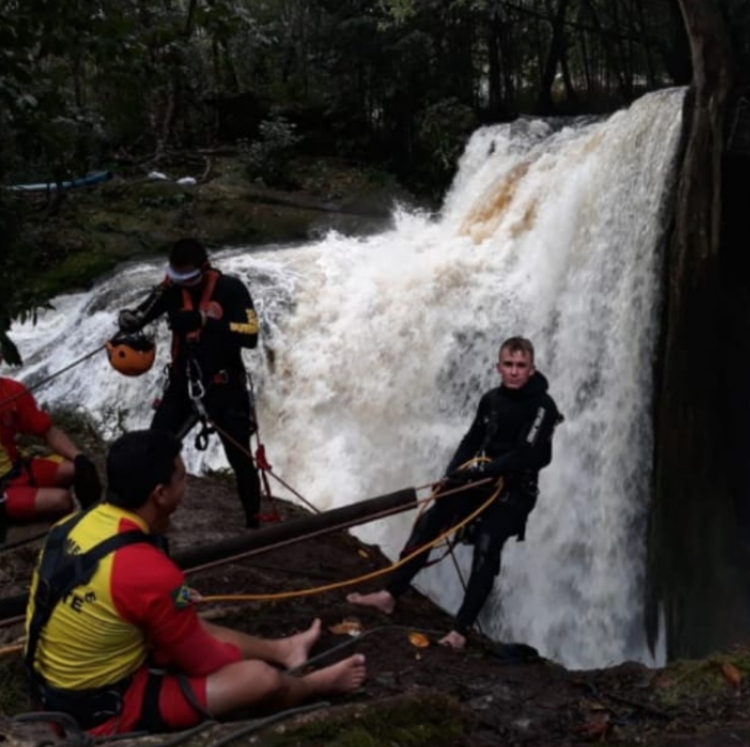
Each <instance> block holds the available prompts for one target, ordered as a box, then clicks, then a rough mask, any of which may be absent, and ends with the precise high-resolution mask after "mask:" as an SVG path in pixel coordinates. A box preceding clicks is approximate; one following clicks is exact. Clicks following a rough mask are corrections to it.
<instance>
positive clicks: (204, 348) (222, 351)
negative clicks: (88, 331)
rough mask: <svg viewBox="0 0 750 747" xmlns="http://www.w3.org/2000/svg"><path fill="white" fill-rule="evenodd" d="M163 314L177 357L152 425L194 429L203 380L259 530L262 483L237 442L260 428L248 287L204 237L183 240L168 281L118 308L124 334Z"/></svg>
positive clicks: (209, 409)
mask: <svg viewBox="0 0 750 747" xmlns="http://www.w3.org/2000/svg"><path fill="white" fill-rule="evenodd" d="M162 314H167V317H168V320H169V326H170V328H171V330H172V361H171V364H170V366H169V382H168V384H167V388H166V391H165V392H164V397H163V398H162V400H161V402H160V404H159V405H158V407H157V409H156V412H155V414H154V417H153V420H152V422H151V427H152V428H159V429H163V430H168V431H170V432H172V433H175V434H178V433H181V432H183V433H184V432H186V431H187V430H189V427H190V425H191V420H194V419H195V408H194V405H193V401H192V399H191V397H190V389H189V386H190V382H189V380H190V379H192V380H193V382H194V383H195V382H196V381H199V382H200V384H202V387H203V390H204V391H205V394H204V396H203V399H202V402H203V406H204V407H205V410H206V414H207V416H208V419H209V420H210V421H211V422H213V423H215V424H216V426H217V430H218V433H219V437H220V438H221V442H222V445H223V447H224V452H225V453H226V456H227V460H228V461H229V464H230V465H231V466H232V469H233V470H234V474H235V476H236V478H237V491H238V493H239V497H240V502H241V503H242V508H243V510H244V512H245V520H246V526H247V527H248V528H257V527H258V525H259V516H258V514H259V510H260V480H259V478H258V473H257V471H256V469H255V465H254V464H253V462H252V459H251V458H250V456H249V454H248V453H245V452H244V451H243V450H242V449H240V448H239V447H238V446H237V445H235V443H233V441H234V442H236V443H237V444H239V445H241V446H242V447H243V448H244V449H248V450H249V446H250V437H251V436H252V434H253V433H254V432H255V428H256V424H255V414H254V407H253V403H252V401H251V397H250V394H249V392H248V388H247V373H246V371H245V366H244V363H243V361H242V348H254V347H256V345H257V344H258V317H257V315H256V313H255V309H254V307H253V301H252V298H251V297H250V292H249V291H248V289H247V287H246V286H245V284H244V283H243V282H242V281H241V280H240V279H239V278H236V277H232V276H230V275H223V274H222V273H221V272H219V270H217V269H215V268H214V267H212V266H211V264H210V263H209V261H208V256H207V254H206V249H205V248H204V246H203V245H202V244H201V243H200V242H198V241H196V240H194V239H180V240H179V241H177V242H175V244H174V245H173V247H172V250H171V252H170V255H169V267H168V269H167V276H166V278H165V279H164V281H163V282H162V283H161V284H160V285H159V286H157V287H156V288H155V289H154V290H153V291H152V293H151V294H150V295H149V297H148V298H147V299H146V300H145V301H144V302H143V303H142V304H140V305H139V306H138V307H136V308H135V309H124V310H123V311H121V312H120V314H119V317H118V324H119V327H120V331H121V332H123V333H132V332H137V331H138V330H140V329H141V328H142V327H144V326H145V325H146V324H148V323H149V322H151V321H153V320H155V319H157V318H158V317H160V316H161V315H162ZM225 434H227V435H225ZM230 439H231V440H230Z"/></svg>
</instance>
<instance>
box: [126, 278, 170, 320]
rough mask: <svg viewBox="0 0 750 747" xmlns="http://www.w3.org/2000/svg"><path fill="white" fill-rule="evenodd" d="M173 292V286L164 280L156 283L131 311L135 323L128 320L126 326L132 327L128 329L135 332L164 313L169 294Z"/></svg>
mask: <svg viewBox="0 0 750 747" xmlns="http://www.w3.org/2000/svg"><path fill="white" fill-rule="evenodd" d="M173 292H174V291H173V287H172V286H170V285H169V283H168V282H167V281H166V280H165V281H164V282H162V283H160V284H159V285H157V286H156V287H155V288H154V289H153V290H152V291H151V293H149V295H148V298H147V299H146V300H145V301H143V302H142V303H140V304H138V306H136V307H135V309H133V311H132V312H131V313H132V315H133V318H134V321H135V324H133V321H130V322H129V325H128V326H129V327H132V329H128V331H133V332H135V331H137V330H139V329H142V328H143V327H145V326H146V325H147V324H149V323H150V322H153V321H154V319H158V318H159V317H160V316H161V315H162V314H164V313H166V311H167V310H168V308H169V296H170V295H171V294H172V293H173Z"/></svg>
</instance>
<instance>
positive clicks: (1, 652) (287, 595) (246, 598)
mask: <svg viewBox="0 0 750 747" xmlns="http://www.w3.org/2000/svg"><path fill="white" fill-rule="evenodd" d="M474 461H477V460H471V463H474ZM468 464H469V462H467V463H466V465H463V466H462V467H461V469H463V468H464V467H465V466H467V465H468ZM502 489H503V480H502V478H500V479H498V482H497V488H496V490H495V491H494V492H493V493H492V495H491V496H490V497H489V498H488V499H487V500H486V501H485V502H484V503H483V504H482V505H481V506H479V508H477V509H476V510H475V511H473V512H472V513H471V514H469V515H468V516H467V517H466V518H465V519H463V520H462V521H460V522H458V524H456V525H454V526H452V527H450V528H448V529H446V530H445V531H444V532H443V533H442V534H441V535H439V536H438V537H436V538H435V539H434V540H432V542H428V543H427V544H425V545H422V547H418V548H417V549H416V550H414V552H412V553H410V554H409V555H407V556H406V557H405V558H402V559H401V560H399V561H397V562H395V563H393V564H392V565H389V566H388V567H386V568H380V569H379V570H377V571H372V572H370V573H366V574H364V575H362V576H357V577H356V578H350V579H347V580H345V581H338V582H336V583H333V584H327V585H325V586H316V587H313V588H312V589H297V590H295V591H284V592H279V593H276V594H214V595H212V596H207V597H201V598H200V599H197V600H196V604H198V603H200V604H208V603H209V602H263V601H273V600H277V599H293V598H295V597H306V596H313V595H314V594H323V593H324V592H326V591H333V590H334V589H341V588H344V587H346V586H353V585H354V584H360V583H364V582H365V581H370V580H372V579H374V578H379V577H380V576H384V575H386V574H387V573H391V571H394V570H396V568H400V567H401V566H402V565H404V564H406V563H408V562H409V561H410V560H412V559H413V558H415V557H417V555H421V554H422V553H423V552H429V551H430V550H431V549H432V548H433V547H435V546H437V545H439V544H440V543H441V542H442V541H443V540H444V539H446V538H447V537H448V536H450V535H451V534H453V533H454V532H456V531H458V530H459V529H461V527H464V526H466V525H467V524H469V523H470V522H471V521H473V520H474V519H475V518H476V517H477V516H479V515H480V514H481V513H482V512H483V511H484V510H485V509H486V508H487V507H488V506H489V505H490V504H491V503H492V502H493V501H494V500H495V498H497V497H498V496H499V495H500V493H501V492H502ZM434 497H435V494H433V495H432V496H431V498H433V499H434ZM22 650H23V643H18V644H13V645H9V646H3V647H0V656H5V655H6V654H12V653H17V652H19V651H22Z"/></svg>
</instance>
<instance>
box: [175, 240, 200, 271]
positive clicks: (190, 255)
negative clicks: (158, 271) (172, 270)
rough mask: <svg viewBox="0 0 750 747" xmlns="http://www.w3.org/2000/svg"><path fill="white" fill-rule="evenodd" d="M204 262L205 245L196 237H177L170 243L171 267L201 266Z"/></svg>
mask: <svg viewBox="0 0 750 747" xmlns="http://www.w3.org/2000/svg"><path fill="white" fill-rule="evenodd" d="M206 262H208V254H207V253H206V247H205V246H203V244H201V242H200V241H198V240H197V239H179V240H178V241H175V242H174V244H172V251H170V252H169V264H170V265H172V267H203V265H205V264H206Z"/></svg>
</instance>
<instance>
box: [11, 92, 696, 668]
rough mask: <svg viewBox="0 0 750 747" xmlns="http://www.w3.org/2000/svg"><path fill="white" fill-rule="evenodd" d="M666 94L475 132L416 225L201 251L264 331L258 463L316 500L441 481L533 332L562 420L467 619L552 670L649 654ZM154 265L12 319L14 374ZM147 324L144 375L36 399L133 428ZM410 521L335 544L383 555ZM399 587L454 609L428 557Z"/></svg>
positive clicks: (85, 369)
mask: <svg viewBox="0 0 750 747" xmlns="http://www.w3.org/2000/svg"><path fill="white" fill-rule="evenodd" d="M682 98H683V91H682V90H669V91H662V92H659V93H655V94H651V95H649V96H647V97H644V98H643V99H641V100H639V101H637V102H636V103H635V104H634V105H633V106H632V107H631V108H630V109H628V110H626V111H622V112H619V113H617V114H615V115H613V116H611V117H609V118H608V119H607V120H606V121H600V122H594V123H588V124H579V125H576V126H570V127H563V128H561V127H560V126H559V125H558V126H555V127H553V126H551V125H550V124H548V123H545V122H543V121H534V120H519V121H518V122H515V123H513V124H510V125H499V126H493V127H488V128H484V129H481V130H479V131H478V132H476V133H475V134H474V136H473V137H472V138H471V141H470V142H469V144H468V146H467V149H466V152H465V154H464V156H463V158H462V160H461V163H460V168H459V172H458V174H457V177H456V180H455V183H454V185H453V187H452V189H451V190H450V193H449V194H448V195H447V197H446V200H445V205H444V208H443V210H442V212H441V214H440V215H439V216H438V217H436V218H430V217H428V216H424V215H418V214H409V213H406V212H400V213H398V214H396V215H395V216H394V227H393V229H392V230H389V231H386V232H384V233H382V234H380V235H377V236H373V237H368V238H366V239H355V238H346V237H343V236H340V235H336V234H331V235H329V236H327V237H326V238H325V239H323V240H321V241H317V242H315V243H310V244H307V245H304V246H299V247H292V248H282V247H267V248H265V249H263V250H260V251H259V250H252V251H251V250H246V251H238V250H232V251H225V252H218V253H216V254H215V255H214V261H215V264H216V265H217V266H218V267H220V268H221V269H222V270H223V271H225V272H229V273H234V274H237V275H239V276H241V277H242V278H244V279H245V280H246V281H247V283H248V284H249V286H250V288H251V290H252V292H253V296H254V298H255V300H256V304H257V306H258V309H259V313H260V317H261V321H262V337H263V341H262V344H261V347H260V349H259V351H258V352H251V353H247V354H246V360H247V362H248V365H249V368H250V370H251V371H252V373H253V377H254V380H255V385H256V390H257V394H258V411H259V418H260V423H261V428H262V433H263V437H264V438H263V440H264V442H265V444H266V449H267V453H268V456H269V459H270V461H271V463H272V464H273V466H274V469H275V471H276V472H277V473H278V474H279V475H281V476H282V477H283V478H284V479H285V480H286V481H287V482H288V483H289V484H290V485H292V486H294V487H295V488H296V489H297V490H299V491H300V492H301V493H302V494H303V495H304V496H305V497H306V498H308V499H309V500H310V501H312V502H313V503H315V504H316V505H317V506H318V507H319V508H320V509H323V510H325V509H327V508H331V507H335V506H339V505H343V504H347V503H351V502H353V501H357V500H361V499H364V498H367V497H371V496H374V495H379V494H383V493H387V492H389V491H392V490H394V489H397V488H402V487H407V486H410V485H424V484H426V483H429V482H430V481H432V480H434V479H436V478H437V477H439V476H440V475H441V474H442V470H443V469H444V467H445V465H446V463H447V461H448V459H449V458H450V456H451V455H452V452H453V450H454V448H455V446H456V445H457V443H458V441H459V439H460V437H461V436H462V434H463V433H464V431H465V430H466V428H467V427H468V425H469V424H470V422H471V419H472V417H473V414H474V411H475V408H476V405H477V402H478V400H479V397H480V395H481V393H482V392H483V391H485V390H486V389H488V388H490V387H492V386H495V385H496V384H497V383H498V380H497V374H496V372H495V370H494V365H493V364H494V361H495V359H496V355H497V348H498V346H499V344H500V342H502V340H503V339H505V338H506V337H509V336H511V335H516V334H521V335H524V336H527V337H530V338H531V339H532V340H533V341H534V342H535V345H536V348H537V365H538V368H539V369H540V370H541V371H542V372H543V373H544V374H545V375H546V376H547V377H548V378H549V380H550V384H551V393H552V394H553V396H554V397H555V398H556V400H557V402H558V404H559V406H560V409H561V410H562V412H563V413H564V414H565V418H566V420H565V423H564V424H563V425H562V426H561V427H560V428H558V431H557V434H556V437H555V456H554V461H553V464H552V465H551V466H550V467H549V468H548V469H546V470H545V471H544V472H543V473H542V479H541V497H540V499H539V502H538V504H537V508H536V509H535V511H534V513H533V514H532V515H531V518H530V521H529V526H528V532H527V538H526V541H525V542H523V543H517V542H516V541H515V540H510V541H509V543H508V545H507V546H506V549H505V552H504V555H503V572H502V574H501V577H500V579H499V581H498V582H497V588H496V591H495V593H494V594H493V597H492V599H491V600H490V603H488V605H487V606H486V608H485V610H484V611H483V614H482V616H481V618H480V623H481V625H482V629H483V630H484V631H485V632H486V633H488V634H489V635H491V636H492V637H494V638H496V639H502V640H516V641H525V642H527V643H529V644H531V645H533V646H536V647H537V648H538V649H539V650H540V652H541V653H542V654H543V655H545V656H547V657H550V658H553V659H556V660H558V661H560V662H562V663H564V664H566V665H567V666H570V667H592V666H604V665H607V664H611V663H614V662H619V661H622V660H624V659H628V658H630V659H639V660H642V661H644V662H646V663H654V660H653V659H652V658H651V656H650V654H648V652H647V647H646V644H645V636H644V634H643V631H642V622H641V619H642V587H643V578H644V554H645V553H644V551H645V522H646V513H647V505H648V499H649V482H650V478H651V449H652V432H651V423H650V408H651V406H652V368H653V365H654V355H655V342H656V339H657V335H658V318H659V309H660V291H659V280H660V272H661V267H662V253H661V242H660V239H661V238H662V236H663V228H664V225H665V223H666V220H667V217H668V216H667V214H666V213H665V208H664V204H665V196H666V195H667V194H668V192H669V189H670V185H671V181H672V172H673V165H674V156H675V152H676V147H677V140H678V134H679V128H680V119H681V113H680V112H681V104H682ZM163 269H164V266H163V263H153V262H151V263H142V264H134V265H130V266H128V267H125V268H121V270H120V271H118V272H117V273H116V274H115V275H114V276H112V277H111V278H109V279H105V280H103V281H102V282H101V283H99V284H98V285H97V286H96V287H95V288H94V289H93V290H92V291H91V292H90V293H85V294H76V295H70V296H63V297H60V298H58V299H56V300H55V302H54V305H55V309H54V311H49V312H44V313H42V314H41V315H40V318H39V321H38V323H37V324H36V326H32V325H31V324H23V325H20V324H19V325H16V326H14V328H13V330H12V337H13V338H14V340H15V341H16V342H17V344H18V345H19V348H20V349H21V352H22V354H23V355H24V358H25V361H26V366H25V368H23V369H21V370H20V371H16V372H13V373H12V375H14V376H17V377H18V378H20V379H23V380H25V381H26V382H27V383H31V384H33V383H34V382H35V381H39V380H40V379H41V378H42V377H44V376H47V375H49V374H50V373H53V372H55V371H58V370H60V369H61V368H63V367H64V366H66V365H68V364H69V363H72V362H73V361H75V360H76V359H78V358H80V357H81V356H82V355H84V354H85V353H86V352H88V351H90V350H93V349H94V348H96V347H97V346H98V345H100V344H102V342H103V341H104V340H105V339H107V337H109V336H111V335H112V334H113V333H114V331H115V322H114V320H115V316H116V312H117V310H118V309H120V308H123V307H125V306H128V305H132V304H134V303H136V302H137V300H139V299H140V298H142V297H143V294H144V292H145V290H147V289H148V288H149V287H150V286H151V285H153V284H155V283H156V282H158V281H159V280H160V279H161V277H162V275H163ZM164 326H165V325H164V324H163V323H162V324H161V326H160V327H159V334H160V338H159V339H160V341H161V342H160V350H159V355H158V359H157V366H155V367H154V370H153V371H151V372H150V373H149V374H147V375H146V376H144V377H141V378H139V379H127V378H125V377H122V376H119V375H118V374H116V373H115V372H114V371H113V370H112V369H111V368H110V367H109V366H108V363H107V361H106V356H105V354H104V353H103V352H102V353H99V354H97V355H95V356H94V357H92V358H91V359H89V360H88V361H87V362H86V363H85V364H83V365H80V366H77V367H74V368H72V369H71V370H70V371H68V372H66V373H65V374H64V375H62V376H60V377H58V378H56V379H55V380H54V381H52V382H51V383H49V384H47V385H45V386H44V387H43V388H41V389H40V390H39V391H38V392H37V394H38V398H39V399H40V401H42V402H45V403H46V404H47V405H52V406H61V405H75V406H79V407H81V408H82V409H84V410H86V411H87V412H89V413H91V414H92V415H93V417H94V418H95V419H96V420H97V421H98V422H99V423H101V424H102V427H103V428H104V429H105V432H106V434H107V435H108V436H112V435H115V434H117V433H119V432H120V429H121V428H127V429H131V428H140V427H146V426H147V425H148V423H149V422H150V417H151V410H150V402H151V400H152V399H153V397H154V396H156V395H157V393H158V379H159V372H158V371H157V369H160V368H161V367H162V365H163V364H164V363H166V361H167V356H168V344H167V336H166V330H165V329H164ZM214 440H215V439H214ZM186 457H187V461H188V464H189V467H190V469H191V470H192V471H193V472H200V471H201V470H202V469H203V468H204V467H206V466H210V467H221V466H224V465H225V461H224V458H223V454H222V452H221V449H220V447H219V444H218V442H214V443H212V444H211V446H210V448H209V450H208V451H207V452H204V453H202V452H197V451H195V449H194V447H193V446H192V439H188V447H187V450H186ZM277 492H278V493H279V495H283V494H284V493H283V491H281V490H279V491H277ZM238 515H239V512H238ZM413 518H414V517H413V516H411V515H401V516H398V517H395V518H392V519H389V520H387V521H381V522H378V523H376V524H372V525H368V526H366V527H363V528H360V529H358V530H357V533H358V535H359V536H360V537H362V538H363V539H365V540H366V541H369V542H374V543H378V544H381V545H382V546H383V548H384V549H385V551H386V552H387V553H388V554H389V555H390V556H391V557H395V555H396V553H397V552H398V549H399V548H400V546H401V544H402V543H403V541H404V540H405V538H406V536H407V533H408V531H409V528H410V526H411V521H412V520H413ZM459 554H460V555H461V559H462V561H463V563H464V566H465V567H466V565H467V560H468V557H467V552H466V549H465V548H461V550H460V552H459ZM417 584H418V586H420V588H422V589H425V590H426V591H427V592H428V593H430V594H431V595H432V596H433V598H435V599H436V600H437V601H438V602H439V603H440V604H441V605H443V606H444V607H445V608H446V609H448V610H450V611H453V610H455V608H456V607H457V606H458V603H459V602H460V597H461V587H460V583H459V581H458V579H457V576H456V571H455V569H454V568H453V566H452V564H451V563H450V562H444V563H442V564H440V565H438V566H434V567H432V568H430V569H428V570H427V571H426V572H425V573H423V574H422V575H421V576H420V577H419V578H418V580H417ZM656 663H658V661H657V662H656Z"/></svg>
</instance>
